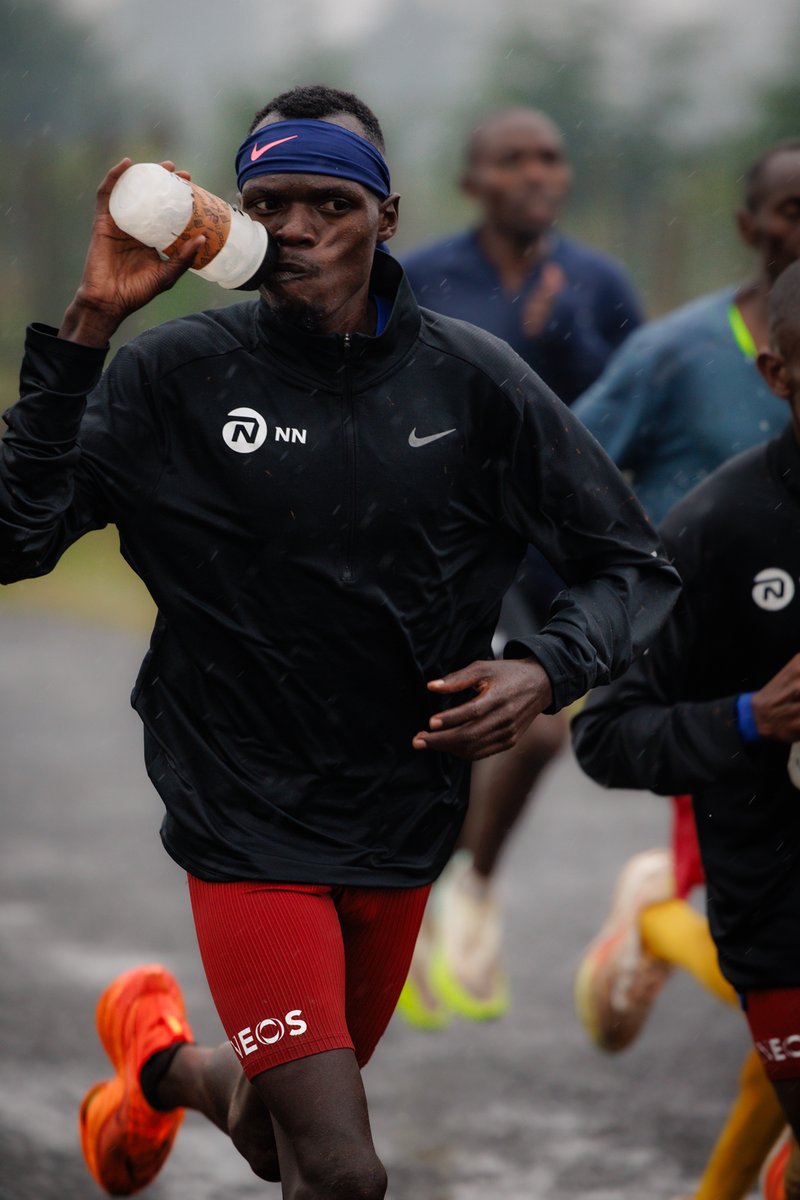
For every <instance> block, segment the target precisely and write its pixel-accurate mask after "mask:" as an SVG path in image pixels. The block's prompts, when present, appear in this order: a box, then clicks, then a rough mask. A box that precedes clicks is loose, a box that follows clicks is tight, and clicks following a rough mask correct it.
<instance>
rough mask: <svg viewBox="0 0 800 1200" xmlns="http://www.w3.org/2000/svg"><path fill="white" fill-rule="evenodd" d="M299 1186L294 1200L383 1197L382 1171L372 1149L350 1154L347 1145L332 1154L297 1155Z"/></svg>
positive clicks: (358, 1199)
mask: <svg viewBox="0 0 800 1200" xmlns="http://www.w3.org/2000/svg"><path fill="white" fill-rule="evenodd" d="M298 1161H299V1162H300V1167H301V1172H300V1173H301V1177H302V1180H303V1183H302V1186H301V1188H300V1189H299V1191H298V1194H297V1200H301V1198H302V1200H383V1197H384V1196H385V1195H386V1187H387V1178H386V1170H385V1168H384V1166H383V1163H382V1162H381V1161H380V1159H379V1158H378V1156H377V1155H376V1154H375V1152H374V1151H372V1150H370V1151H368V1152H367V1151H364V1152H362V1153H361V1154H360V1155H358V1156H354V1155H353V1152H352V1148H351V1147H347V1148H344V1147H342V1148H341V1149H340V1152H339V1153H338V1154H336V1155H330V1154H326V1153H325V1152H324V1151H322V1152H321V1153H318V1154H317V1153H315V1154H314V1155H313V1157H312V1161H309V1159H308V1157H307V1156H305V1155H302V1156H299V1159H298Z"/></svg>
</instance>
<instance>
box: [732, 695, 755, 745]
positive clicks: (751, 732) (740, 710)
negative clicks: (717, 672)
mask: <svg viewBox="0 0 800 1200" xmlns="http://www.w3.org/2000/svg"><path fill="white" fill-rule="evenodd" d="M736 722H737V724H738V726H739V733H740V734H741V736H742V741H743V742H750V743H753V742H760V741H761V734H760V733H759V732H758V727H757V725H756V718H755V716H754V714H753V693H752V692H742V694H741V696H739V697H738V698H737V700H736Z"/></svg>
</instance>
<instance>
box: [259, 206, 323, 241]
mask: <svg viewBox="0 0 800 1200" xmlns="http://www.w3.org/2000/svg"><path fill="white" fill-rule="evenodd" d="M270 232H271V233H272V236H273V237H274V238H275V240H276V241H277V242H278V245H290V246H301V245H302V246H311V245H313V244H314V243H315V242H316V240H317V231H316V226H315V223H314V219H313V214H311V213H310V212H309V211H308V210H307V209H306V208H305V206H304V205H300V204H293V205H291V206H290V207H288V208H287V209H286V210H285V211H284V212H282V213H281V214H280V215H279V216H277V217H276V218H275V220H274V221H273V222H272V228H271V231H270Z"/></svg>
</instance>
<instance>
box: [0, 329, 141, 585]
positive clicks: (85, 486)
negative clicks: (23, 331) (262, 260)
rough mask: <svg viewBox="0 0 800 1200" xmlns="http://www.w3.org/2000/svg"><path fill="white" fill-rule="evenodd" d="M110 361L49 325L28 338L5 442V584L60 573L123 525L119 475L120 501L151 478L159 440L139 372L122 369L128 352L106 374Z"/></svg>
mask: <svg viewBox="0 0 800 1200" xmlns="http://www.w3.org/2000/svg"><path fill="white" fill-rule="evenodd" d="M105 356H106V350H98V349H94V348H92V347H89V346H81V345H78V344H76V343H73V342H69V341H67V340H65V339H63V338H59V337H57V336H56V331H55V330H53V329H50V328H49V327H47V326H37V325H34V326H31V327H30V329H29V330H28V335H27V338H26V343H25V356H24V359H23V363H22V369H21V372H20V399H19V400H18V402H17V403H16V404H15V405H14V406H13V407H12V408H10V409H9V410H8V412H7V413H6V414H5V421H6V424H7V426H8V429H7V432H6V434H5V436H4V438H3V440H2V443H0V583H13V582H14V581H16V580H19V579H28V578H33V577H34V576H37V575H45V574H46V573H47V572H48V571H51V570H52V568H53V567H54V566H55V564H56V563H57V562H58V559H59V558H60V557H61V555H62V554H63V552H64V551H65V550H66V549H67V547H68V546H70V545H71V544H72V543H73V542H75V541H76V540H77V539H78V538H80V537H81V536H82V535H83V534H84V533H86V532H88V531H89V530H90V529H101V528H102V527H103V526H104V525H106V524H108V523H109V522H110V521H114V520H116V519H117V516H118V513H117V512H116V511H115V508H116V507H118V506H115V504H114V502H113V500H112V497H111V491H110V489H109V486H108V483H109V480H110V479H111V478H112V477H114V476H115V474H116V476H117V480H118V487H119V490H120V492H121V490H122V488H123V487H127V488H128V489H130V488H131V487H133V488H135V487H137V486H139V477H144V476H146V474H147V468H146V466H145V465H143V464H145V463H146V462H147V458H148V456H146V455H144V454H141V450H142V448H143V447H144V446H146V445H147V444H148V443H149V444H150V445H152V441H153V439H152V436H148V430H147V429H146V428H145V425H144V424H143V422H142V417H141V412H142V406H141V405H137V404H136V403H135V402H133V399H132V398H133V396H134V395H135V380H134V377H133V372H131V370H130V369H128V370H127V371H125V370H120V369H118V364H119V363H120V361H122V360H125V359H127V360H128V361H130V358H131V356H130V355H129V354H128V352H127V350H124V351H120V353H119V354H118V355H117V357H116V358H115V360H114V363H113V364H112V368H111V369H110V370H109V371H108V372H107V373H106V374H105V375H102V371H103V362H104V359H105ZM149 457H150V458H152V453H151V454H150V456H149ZM131 464H135V466H132V465H131ZM134 471H135V472H136V473H137V478H136V479H132V478H128V479H127V480H125V479H124V477H125V475H126V473H127V475H128V476H129V477H132V476H133V472H134ZM123 480H124V482H122V481H123Z"/></svg>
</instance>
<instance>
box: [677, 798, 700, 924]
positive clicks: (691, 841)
mask: <svg viewBox="0 0 800 1200" xmlns="http://www.w3.org/2000/svg"><path fill="white" fill-rule="evenodd" d="M672 853H673V856H674V862H675V889H676V892H677V894H678V897H679V898H680V899H681V900H685V899H686V897H687V896H688V895H689V893H690V892H692V891H694V889H695V888H696V887H700V886H701V885H702V884H704V883H705V881H706V878H705V872H704V871H703V860H702V859H701V857H700V844H699V842H698V840H697V826H696V825H695V823H694V806H693V804H692V797H691V796H673V797H672Z"/></svg>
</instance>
